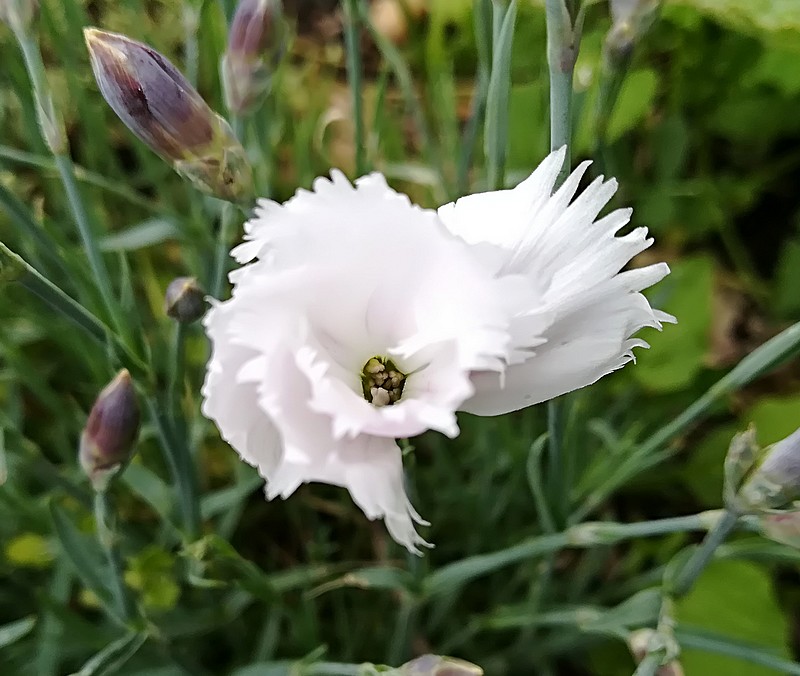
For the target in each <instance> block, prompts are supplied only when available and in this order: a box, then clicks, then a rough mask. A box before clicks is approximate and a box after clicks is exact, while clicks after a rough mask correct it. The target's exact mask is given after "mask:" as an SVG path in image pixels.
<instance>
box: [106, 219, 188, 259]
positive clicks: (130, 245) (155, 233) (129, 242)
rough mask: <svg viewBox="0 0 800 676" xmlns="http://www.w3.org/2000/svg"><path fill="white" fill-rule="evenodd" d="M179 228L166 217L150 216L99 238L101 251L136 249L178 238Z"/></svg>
mask: <svg viewBox="0 0 800 676" xmlns="http://www.w3.org/2000/svg"><path fill="white" fill-rule="evenodd" d="M179 237H180V230H179V229H178V226H177V225H176V224H175V222H174V221H173V220H171V219H168V218H151V219H149V220H146V221H142V222H141V223H137V224H136V225H133V226H131V227H130V228H126V229H125V230H122V231H120V232H115V233H113V234H111V235H106V236H105V237H103V238H102V239H101V240H100V249H101V250H103V251H137V250H139V249H145V248H147V247H150V246H155V245H156V244H163V243H164V242H166V241H168V240H170V239H178V238H179Z"/></svg>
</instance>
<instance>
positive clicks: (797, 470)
mask: <svg viewBox="0 0 800 676" xmlns="http://www.w3.org/2000/svg"><path fill="white" fill-rule="evenodd" d="M763 458H764V459H763V461H762V462H761V464H760V465H759V466H758V467H757V468H756V470H755V471H754V472H753V473H752V474H751V476H750V478H749V479H748V480H747V482H746V483H745V484H744V486H742V489H741V490H740V491H739V496H738V498H739V501H740V502H741V503H742V504H743V505H744V506H745V507H746V508H748V509H751V510H763V509H776V508H778V507H785V506H786V505H787V504H788V503H790V502H791V501H792V500H794V499H796V498H798V497H800V430H797V431H795V432H794V433H792V434H790V435H789V436H788V437H786V438H785V439H783V440H782V441H779V442H778V443H777V444H773V445H772V446H770V447H769V448H767V449H766V450H765V451H764V454H763Z"/></svg>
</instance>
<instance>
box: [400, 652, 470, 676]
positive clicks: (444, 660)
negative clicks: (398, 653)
mask: <svg viewBox="0 0 800 676" xmlns="http://www.w3.org/2000/svg"><path fill="white" fill-rule="evenodd" d="M397 672H398V675H401V676H481V675H482V674H483V669H481V668H480V667H479V666H478V665H477V664H472V663H471V662H465V661H464V660H459V659H457V658H455V657H441V656H440V655H422V656H420V657H417V658H416V659H413V660H411V661H410V662H406V663H405V664H404V665H403V666H402V667H400V668H399V669H398V670H397Z"/></svg>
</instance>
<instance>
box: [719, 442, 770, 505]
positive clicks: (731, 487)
mask: <svg viewBox="0 0 800 676" xmlns="http://www.w3.org/2000/svg"><path fill="white" fill-rule="evenodd" d="M760 454H761V447H760V446H759V445H758V442H757V441H756V431H755V428H753V427H752V426H751V427H750V428H749V429H747V430H745V431H744V432H741V433H740V434H737V435H735V436H734V437H733V439H732V440H731V443H730V446H729V447H728V453H727V455H726V456H725V467H724V488H723V497H724V503H725V506H726V507H728V508H730V509H734V510H741V505H740V504H739V502H740V498H739V490H740V489H741V487H742V484H743V483H744V481H745V479H746V478H747V476H748V475H749V474H750V473H751V472H752V469H753V466H754V465H755V463H756V460H757V459H758V457H759V455H760Z"/></svg>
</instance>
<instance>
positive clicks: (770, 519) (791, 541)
mask: <svg viewBox="0 0 800 676" xmlns="http://www.w3.org/2000/svg"><path fill="white" fill-rule="evenodd" d="M759 527H760V529H761V534H762V535H763V536H764V537H765V538H769V539H770V540H774V541H775V542H780V543H781V544H784V545H788V546H789V547H794V548H795V549H800V511H796V510H793V511H789V512H777V513H772V514H763V515H761V516H760V517H759Z"/></svg>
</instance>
